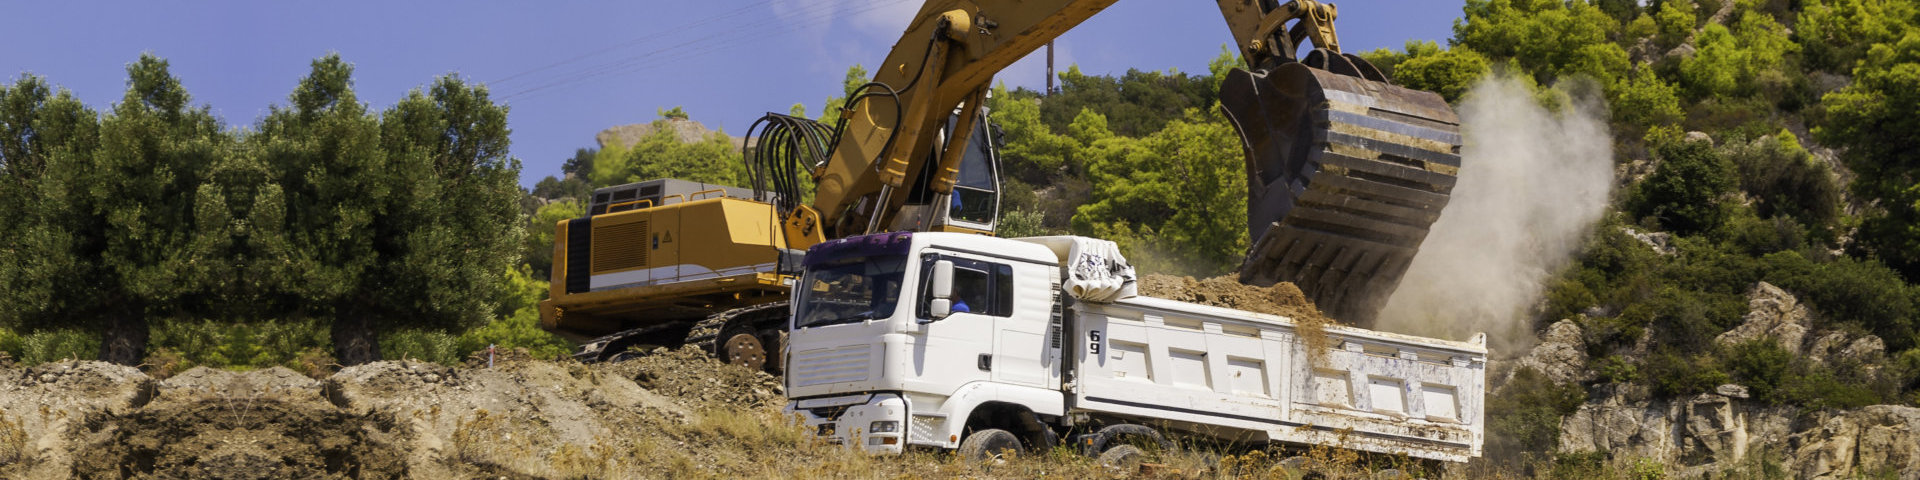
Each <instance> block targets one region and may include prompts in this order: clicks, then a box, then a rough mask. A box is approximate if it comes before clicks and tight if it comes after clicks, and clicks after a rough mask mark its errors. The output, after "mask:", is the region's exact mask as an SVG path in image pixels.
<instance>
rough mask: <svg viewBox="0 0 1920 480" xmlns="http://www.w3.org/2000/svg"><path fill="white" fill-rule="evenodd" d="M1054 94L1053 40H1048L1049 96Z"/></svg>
mask: <svg viewBox="0 0 1920 480" xmlns="http://www.w3.org/2000/svg"><path fill="white" fill-rule="evenodd" d="M1053 93H1054V90H1053V40H1047V95H1053Z"/></svg>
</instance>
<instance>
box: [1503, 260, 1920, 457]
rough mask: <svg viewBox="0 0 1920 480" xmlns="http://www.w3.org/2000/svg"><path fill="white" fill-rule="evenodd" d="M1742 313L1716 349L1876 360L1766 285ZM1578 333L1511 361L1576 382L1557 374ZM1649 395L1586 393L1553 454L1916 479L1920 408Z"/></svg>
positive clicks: (1637, 389)
mask: <svg viewBox="0 0 1920 480" xmlns="http://www.w3.org/2000/svg"><path fill="white" fill-rule="evenodd" d="M1748 307H1749V309H1750V311H1749V313H1748V314H1747V316H1746V317H1745V319H1744V321H1743V322H1742V323H1741V324H1740V325H1739V326H1737V327H1735V328H1734V329H1732V330H1729V331H1728V332H1726V333H1725V334H1722V335H1720V336H1719V337H1717V338H1715V340H1714V341H1715V342H1716V343H1718V344H1721V345H1737V344H1741V343H1745V342H1752V341H1769V342H1775V343H1776V344H1778V345H1779V346H1780V347H1781V349H1783V350H1786V351H1788V352H1791V353H1793V354H1794V355H1800V356H1805V357H1806V358H1808V359H1809V360H1812V361H1815V362H1854V363H1855V364H1856V365H1862V366H1866V367H1867V368H1876V367H1875V366H1876V365H1878V364H1880V363H1882V362H1884V361H1885V360H1884V359H1885V351H1886V344H1885V343H1884V342H1883V341H1881V339H1880V338H1879V337H1875V336H1872V335H1859V334H1852V333H1847V332H1843V331H1838V330H1816V329H1815V328H1814V326H1813V324H1812V320H1811V315H1810V313H1809V311H1808V310H1807V307H1806V306H1804V305H1802V304H1800V302H1799V299H1797V298H1795V297H1794V296H1793V295H1792V294H1791V293H1788V292H1787V291H1785V290H1782V289H1780V288H1779V287H1776V286H1774V285H1771V284H1767V283H1764V282H1763V283H1760V284H1758V285H1755V286H1754V288H1753V290H1752V291H1751V292H1750V293H1749V296H1748ZM1579 335H1581V333H1580V332H1579V327H1578V326H1577V324H1573V323H1572V322H1568V321H1562V322H1560V323H1556V324H1554V326H1553V327H1551V328H1549V329H1548V331H1547V333H1546V334H1545V335H1544V337H1543V339H1542V342H1541V344H1540V345H1539V346H1538V347H1536V348H1535V350H1534V351H1533V352H1530V353H1528V354H1527V355H1526V356H1524V357H1523V358H1522V359H1521V360H1520V362H1532V363H1551V362H1564V363H1565V365H1563V366H1561V367H1558V368H1556V367H1553V366H1535V367H1534V368H1535V369H1538V370H1540V371H1541V372H1543V373H1548V375H1549V376H1553V375H1556V374H1558V375H1561V377H1555V380H1556V381H1558V380H1560V379H1561V378H1580V377H1579V376H1578V375H1573V374H1571V373H1568V372H1567V371H1566V370H1567V369H1568V368H1572V367H1573V366H1575V365H1584V363H1585V357H1584V353H1583V354H1582V355H1580V356H1578V357H1575V356H1572V355H1569V354H1567V353H1566V352H1565V346H1564V344H1565V343H1566V340H1565V339H1566V338H1569V337H1571V338H1578V337H1579ZM1652 397H1653V396H1652V394H1651V393H1650V392H1648V391H1647V389H1646V387H1643V386H1639V385H1632V384H1606V385H1599V386H1596V387H1594V388H1593V389H1592V390H1591V391H1590V396H1589V400H1588V401H1587V403H1586V404H1584V405H1581V407H1580V409H1579V410H1578V411H1576V412H1575V413H1573V414H1572V415H1569V416H1567V417H1566V418H1564V419H1562V421H1561V424H1560V445H1559V448H1560V449H1561V450H1563V451H1604V452H1609V454H1610V456H1612V457H1613V458H1616V459H1644V460H1652V461H1655V462H1658V463H1660V464H1663V465H1667V466H1668V467H1669V472H1670V473H1674V474H1677V475H1676V476H1678V477H1682V478H1692V477H1701V476H1707V475H1717V474H1721V473H1725V472H1741V471H1747V472H1751V471H1755V470H1754V469H1755V468H1757V466H1758V465H1760V464H1762V463H1771V464H1773V465H1776V466H1778V467H1780V468H1784V469H1785V470H1786V471H1788V472H1791V474H1792V476H1794V477H1796V478H1812V479H1839V478H1856V477H1861V476H1879V475H1887V474H1893V475H1896V476H1897V477H1898V478H1906V479H1920V443H1916V442H1915V439H1920V408H1914V407H1908V406H1898V405H1876V406H1871V407H1865V408H1860V409H1855V410H1849V411H1818V412H1803V411H1801V410H1800V409H1799V408H1798V407H1796V406H1768V405H1765V404H1762V403H1760V402H1757V401H1755V400H1753V399H1749V398H1748V397H1749V393H1748V389H1747V388H1746V387H1744V386H1741V385H1721V386H1719V387H1718V388H1715V389H1714V391H1713V392H1712V393H1705V394H1700V395H1695V396H1692V397H1686V398H1673V399H1656V398H1652Z"/></svg>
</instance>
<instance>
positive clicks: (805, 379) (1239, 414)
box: [786, 233, 1487, 462]
mask: <svg viewBox="0 0 1920 480" xmlns="http://www.w3.org/2000/svg"><path fill="white" fill-rule="evenodd" d="M804 265H805V274H804V276H803V277H802V278H801V280H800V283H799V284H797V285H796V286H795V289H794V291H795V294H794V301H793V302H792V315H791V317H792V318H791V324H790V325H789V333H790V335H791V338H790V343H789V345H790V346H789V349H788V350H787V352H786V355H787V363H786V364H787V365H788V369H787V375H786V382H787V395H788V396H789V397H791V398H792V401H791V402H790V403H788V406H787V408H788V410H789V411H790V412H792V413H793V414H795V415H798V416H799V417H800V418H802V419H804V421H805V423H806V425H807V427H808V428H809V429H811V430H812V431H814V432H816V433H817V434H818V435H820V436H822V437H826V438H827V439H829V440H830V441H834V442H840V443H844V444H849V445H857V446H859V447H861V448H865V449H866V450H868V451H872V452H900V451H902V450H904V449H907V448H934V449H959V450H961V452H962V453H964V454H969V455H977V454H981V453H983V452H997V451H1001V450H1004V449H1039V448H1051V447H1052V446H1053V445H1057V444H1058V443H1059V442H1062V441H1068V442H1073V443H1072V444H1073V445H1075V446H1076V447H1077V448H1080V449H1081V450H1082V451H1084V452H1086V453H1088V454H1101V453H1104V452H1106V451H1107V449H1108V448H1109V446H1112V448H1137V447H1132V445H1134V444H1140V443H1145V442H1153V443H1158V444H1161V445H1167V444H1168V443H1169V438H1168V437H1169V435H1167V434H1168V433H1176V432H1177V433H1181V434H1186V435H1199V436H1204V437H1206V438H1209V439H1212V440H1217V441H1225V442H1234V443H1253V442H1280V443H1287V444H1296V445H1329V446H1334V447H1339V448H1344V449H1351V450H1358V451H1365V452H1376V453H1386V454H1404V455H1407V456H1411V457H1417V458H1423V459H1431V460H1441V461H1454V462H1459V461H1465V460H1467V459H1469V458H1472V457H1475V456H1478V455H1480V451H1481V444H1482V440H1483V431H1484V426H1485V421H1486V419H1485V416H1484V414H1483V408H1484V404H1483V397H1484V395H1485V392H1486V358H1487V349H1486V341H1485V335H1484V334H1482V335H1478V336H1476V337H1475V338H1474V339H1473V340H1472V341H1469V342H1459V341H1448V340H1439V339H1431V338H1420V337H1414V336H1408V335H1398V334H1392V333H1385V332H1375V331H1368V330H1362V329H1357V328H1349V327H1342V326H1328V327H1325V328H1324V329H1323V330H1322V331H1323V332H1324V333H1315V332H1314V331H1308V332H1302V331H1301V329H1300V328H1298V326H1297V325H1296V323H1295V322H1294V321H1293V320H1291V319H1288V318H1284V317H1278V316H1273V315H1265V314H1259V313H1253V312H1247V311H1241V310H1233V309H1227V308H1218V307H1212V306H1206V305H1199V304H1193V303H1186V302H1178V301H1173V300H1167V299H1160V298H1151V297H1144V296H1138V295H1135V294H1134V289H1133V272H1132V269H1131V267H1128V266H1127V265H1126V263H1125V260H1124V259H1122V258H1121V257H1120V255H1119V252H1118V250H1117V249H1116V248H1114V245H1113V244H1112V243H1111V242H1107V241H1103V240H1096V239H1090V238H1082V237H1037V238H1020V239H1004V238H994V237H988V236H982V235H972V234H961V233H887V234H876V235H866V236H858V237H849V238H845V239H841V240H834V241H829V242H826V243H822V244H820V245H816V246H814V247H813V248H812V249H811V250H810V251H809V252H808V253H807V255H806V258H805V261H804ZM1311 330H1318V329H1311ZM1322 334H1323V335H1325V339H1324V340H1325V341H1324V342H1321V341H1318V340H1315V341H1312V342H1309V341H1306V340H1305V339H1304V337H1303V335H1322ZM1310 344H1311V345H1316V346H1319V347H1317V348H1315V349H1316V350H1318V349H1324V351H1309V350H1310V347H1309V345H1310ZM1123 438H1124V440H1123ZM1122 445H1127V446H1128V447H1121V446H1122ZM1149 445H1151V444H1150V443H1149Z"/></svg>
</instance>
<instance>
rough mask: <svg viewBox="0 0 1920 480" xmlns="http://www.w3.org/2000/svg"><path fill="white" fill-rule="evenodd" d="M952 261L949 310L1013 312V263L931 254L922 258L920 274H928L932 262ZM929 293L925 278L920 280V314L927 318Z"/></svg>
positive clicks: (1007, 314) (992, 312) (1003, 314)
mask: <svg viewBox="0 0 1920 480" xmlns="http://www.w3.org/2000/svg"><path fill="white" fill-rule="evenodd" d="M935 259H938V260H949V261H952V262H953V312H954V313H960V312H967V313H972V314H975V315H991V316H996V317H1010V316H1013V267H1011V266H1008V265H1004V264H998V263H990V262H982V261H978V260H970V259H965V258H955V257H944V256H935V257H929V259H928V260H926V261H925V265H926V267H925V269H926V271H924V272H922V273H921V275H920V277H921V278H932V276H933V275H932V274H931V273H929V272H931V269H932V268H933V262H934V260H935ZM932 299H933V294H932V292H931V291H929V289H928V287H927V282H925V281H923V282H920V308H919V312H920V318H928V317H929V315H928V313H927V304H928V303H930V300H932Z"/></svg>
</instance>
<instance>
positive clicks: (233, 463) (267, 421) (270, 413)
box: [73, 396, 407, 479]
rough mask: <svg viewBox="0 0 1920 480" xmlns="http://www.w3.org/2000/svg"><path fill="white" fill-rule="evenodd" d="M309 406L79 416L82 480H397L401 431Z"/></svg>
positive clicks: (216, 402)
mask: <svg viewBox="0 0 1920 480" xmlns="http://www.w3.org/2000/svg"><path fill="white" fill-rule="evenodd" d="M330 407H331V406H330V405H327V404H326V403H325V402H319V401H318V399H317V398H314V399H304V400H301V399H289V398H233V397H226V396H196V397H195V398H191V399H185V400H169V401H166V402H162V403H158V404H154V405H150V406H148V407H147V408H144V409H141V410H139V411H137V412H134V413H133V414H131V415H125V416H107V415H98V416H96V417H94V418H89V419H88V423H89V424H90V425H89V427H90V430H92V431H93V432H95V433H97V434H98V435H99V436H101V437H104V438H102V439H100V441H97V442H94V443H92V444H90V445H86V446H85V447H83V448H81V449H79V451H78V452H77V454H76V455H75V462H74V467H73V473H74V474H75V475H76V476H79V477H82V478H117V477H132V478H225V479H255V478H258V479H268V478H404V477H406V476H407V466H406V463H405V462H404V459H405V455H404V453H403V450H402V449H401V448H400V447H399V445H400V444H402V443H404V438H402V437H404V435H405V433H406V432H405V429H401V428H397V427H399V425H398V424H397V422H395V421H394V420H393V418H392V417H391V416H387V415H378V414H375V415H353V414H348V413H346V412H341V411H339V410H337V409H334V408H330Z"/></svg>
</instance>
